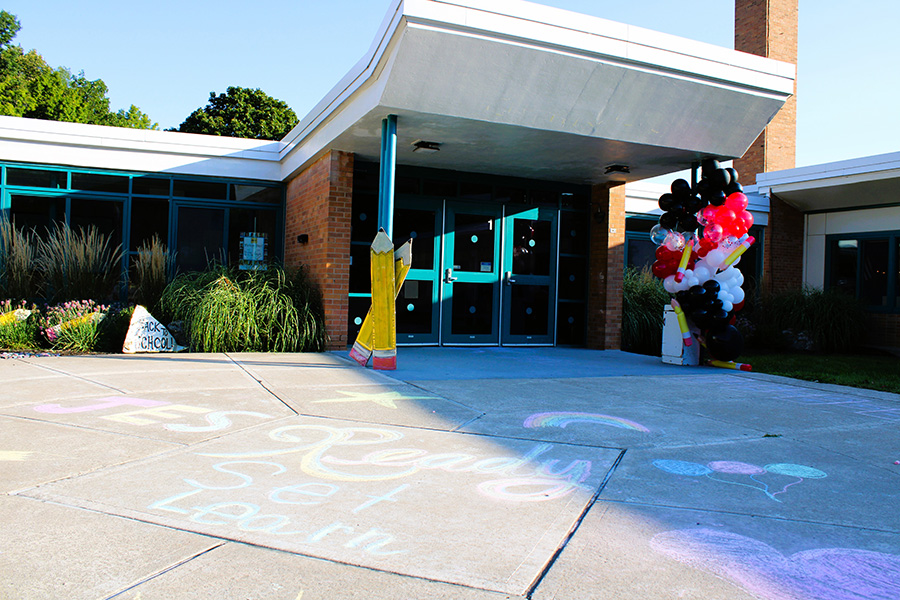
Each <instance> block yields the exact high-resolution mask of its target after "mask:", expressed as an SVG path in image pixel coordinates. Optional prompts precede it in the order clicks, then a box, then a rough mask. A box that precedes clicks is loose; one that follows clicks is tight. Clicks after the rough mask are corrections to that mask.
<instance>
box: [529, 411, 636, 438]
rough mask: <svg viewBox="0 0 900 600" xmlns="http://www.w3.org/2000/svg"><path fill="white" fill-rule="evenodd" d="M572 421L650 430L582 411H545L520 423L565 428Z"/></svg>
mask: <svg viewBox="0 0 900 600" xmlns="http://www.w3.org/2000/svg"><path fill="white" fill-rule="evenodd" d="M573 423H591V424H594V425H607V426H609V427H618V428H620V429H629V430H631V431H641V432H644V433H648V432H649V431H650V430H649V429H647V428H646V427H644V426H643V425H641V424H640V423H636V422H634V421H629V420H628V419H623V418H621V417H613V416H610V415H600V414H596V413H584V412H545V413H536V414H533V415H531V416H530V417H528V418H527V419H525V422H524V423H522V426H523V427H527V428H528V429H534V428H538V427H559V428H560V429H565V428H566V427H568V426H569V425H572V424H573Z"/></svg>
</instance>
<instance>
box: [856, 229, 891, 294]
mask: <svg viewBox="0 0 900 600" xmlns="http://www.w3.org/2000/svg"><path fill="white" fill-rule="evenodd" d="M860 258H861V262H860V267H861V271H862V272H861V273H860V275H861V277H860V287H859V295H860V300H862V302H863V304H865V305H866V306H888V295H887V292H888V262H889V261H888V241H887V240H886V239H885V240H863V241H862V255H861V257H860Z"/></svg>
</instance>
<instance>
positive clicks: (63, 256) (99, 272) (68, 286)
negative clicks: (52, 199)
mask: <svg viewBox="0 0 900 600" xmlns="http://www.w3.org/2000/svg"><path fill="white" fill-rule="evenodd" d="M121 259H122V249H121V246H116V247H115V248H111V247H110V239H109V238H107V237H106V236H105V235H104V234H102V233H100V232H99V231H98V230H97V228H96V227H94V226H93V225H92V226H90V227H88V228H87V229H84V228H82V227H79V228H77V229H72V228H70V227H69V226H68V225H67V224H65V223H62V224H59V225H57V226H55V227H53V228H52V229H48V230H47V239H46V240H39V241H38V251H37V264H38V267H39V268H40V270H41V274H42V276H43V280H44V295H45V296H46V297H47V298H48V299H52V300H56V301H59V300H75V299H81V298H94V299H97V300H106V299H108V298H110V297H111V296H112V294H113V292H114V291H115V288H116V286H117V284H118V282H119V279H120V277H121Z"/></svg>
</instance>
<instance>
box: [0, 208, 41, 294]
mask: <svg viewBox="0 0 900 600" xmlns="http://www.w3.org/2000/svg"><path fill="white" fill-rule="evenodd" d="M38 285H39V278H38V268H37V238H36V236H35V234H34V232H33V231H27V232H26V231H22V230H20V229H16V227H15V224H14V223H12V222H10V221H9V220H8V219H5V218H0V298H2V297H6V298H15V299H21V300H32V299H35V298H37V297H38V295H39V289H38Z"/></svg>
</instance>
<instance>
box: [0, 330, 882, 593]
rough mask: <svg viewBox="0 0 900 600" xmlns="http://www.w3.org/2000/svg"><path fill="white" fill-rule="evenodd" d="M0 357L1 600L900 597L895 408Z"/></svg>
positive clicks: (553, 365) (607, 381) (504, 358)
mask: <svg viewBox="0 0 900 600" xmlns="http://www.w3.org/2000/svg"><path fill="white" fill-rule="evenodd" d="M399 364H400V368H399V369H398V370H397V371H396V372H393V373H389V374H385V373H380V372H374V371H372V370H371V369H362V368H360V367H358V366H356V365H355V363H352V362H351V361H350V360H349V359H347V358H346V357H345V355H344V354H343V353H341V354H235V355H222V354H182V355H167V356H153V357H151V356H92V357H41V358H24V359H10V360H2V361H0V379H2V382H3V384H2V387H0V432H2V433H0V491H2V492H3V494H2V495H0V599H3V600H8V599H42V600H43V599H47V598H66V599H68V600H73V599H81V598H84V599H92V600H93V599H97V598H114V597H115V598H120V599H126V600H137V599H141V600H150V599H167V600H168V599H180V598H191V599H194V598H215V599H247V598H260V599H262V598H265V599H270V598H271V599H286V600H299V599H301V598H302V599H303V600H318V599H337V598H360V599H363V598H365V599H367V600H368V599H419V598H428V599H431V598H450V599H457V598H458V599H501V598H524V597H529V598H537V599H549V598H558V599H572V600H576V599H579V600H580V599H586V598H613V599H616V600H626V599H634V600H638V599H640V600H647V599H657V598H659V599H663V598H666V599H667V598H691V599H714V598H715V599H728V600H734V599H737V600H742V599H751V598H766V599H772V600H776V599H777V600H784V599H821V600H825V599H827V600H836V599H837V600H842V599H847V600H849V599H861V598H866V599H869V598H880V599H892V600H896V599H897V598H900V510H898V506H900V504H898V502H900V500H898V498H900V466H896V465H894V464H893V463H894V461H895V460H900V435H898V424H900V397H898V396H896V395H892V394H885V393H879V392H870V391H866V390H858V389H852V388H841V387H838V386H826V385H819V384H812V383H805V382H799V381H795V380H790V379H785V378H779V377H772V376H765V375H759V374H754V373H740V372H732V371H724V370H717V369H711V368H681V367H674V366H668V365H663V364H661V363H660V362H659V360H658V359H654V358H650V357H644V356H637V355H630V354H626V353H621V352H597V351H590V350H572V349H562V348H544V349H537V348H516V349H508V348H490V349H488V348H482V349H452V348H441V349H438V348H401V350H400V356H399Z"/></svg>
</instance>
